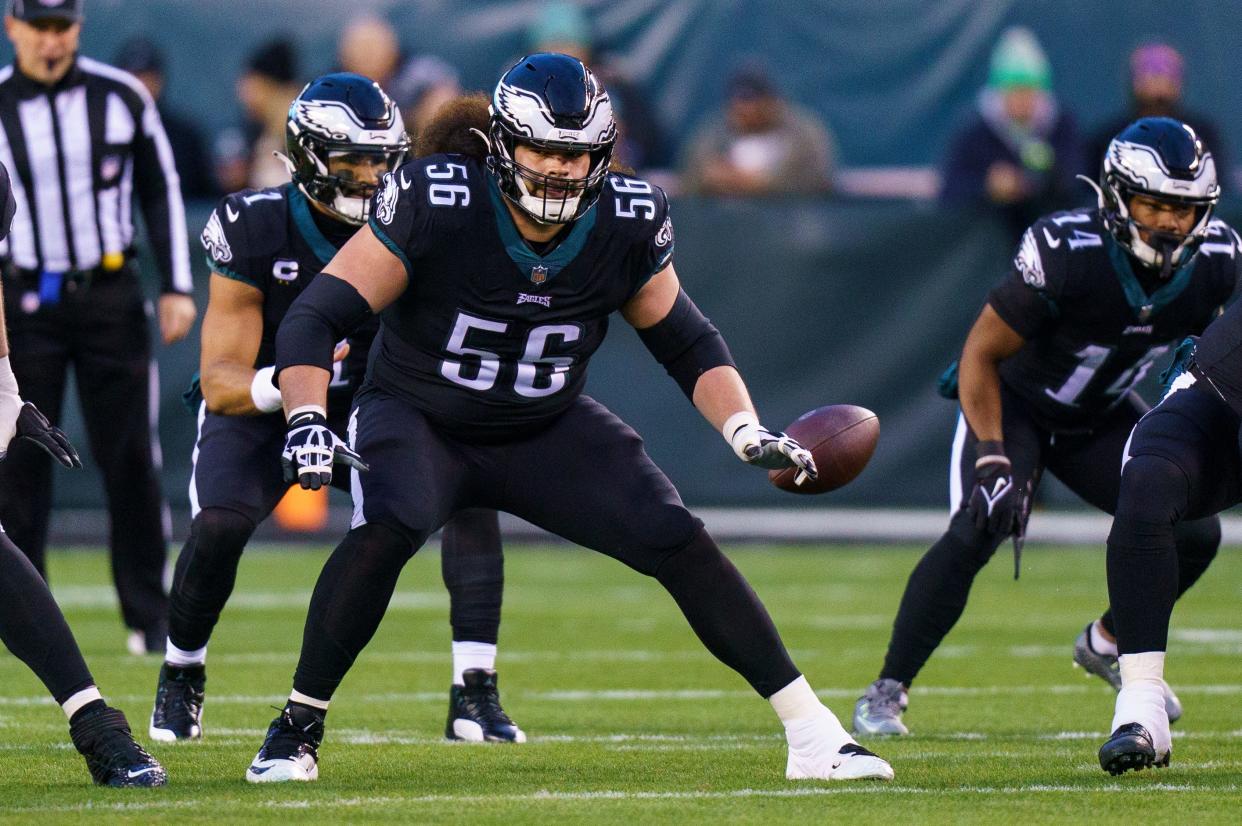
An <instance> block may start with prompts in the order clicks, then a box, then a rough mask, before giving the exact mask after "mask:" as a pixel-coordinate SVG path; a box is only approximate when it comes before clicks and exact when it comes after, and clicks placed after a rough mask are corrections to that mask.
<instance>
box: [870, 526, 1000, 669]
mask: <svg viewBox="0 0 1242 826" xmlns="http://www.w3.org/2000/svg"><path fill="white" fill-rule="evenodd" d="M1000 541H1001V540H1000V539H998V538H997V537H995V536H994V535H992V534H989V533H980V532H977V531H976V530H975V528H974V524H973V523H972V522H971V519H970V514H969V513H968V512H967V511H966V510H965V509H962V510H959V511H958V512H957V513H956V514H954V516H953V518H952V520H950V522H949V530H948V531H946V532H945V534H944V535H943V536H941V537H940V539H939V540H938V541H937V542H936V544H935V545H932V546H931V548H930V549H929V550H928V551H927V553H925V554H923V558H922V559H920V560H919V564H918V565H916V566H915V567H914V570H913V571H911V572H910V579H909V581H908V582H907V583H906V590H905V593H904V594H902V597H901V607H900V608H898V609H897V618H896V619H895V620H894V621H893V635H892V637H891V638H890V639H889V642H888V652H887V653H886V654H885V656H884V667H883V669H882V670H881V671H880V679H893V680H897V681H898V682H900V683H902V684H904V685H906V686H909V685H910V684H911V683H912V682H913V681H914V678H915V677H917V676H918V673H919V672H920V671H921V670H922V669H923V666H924V665H926V664H927V660H928V659H930V657H931V655H932V652H934V651H935V650H936V648H938V647H939V646H940V643H941V642H942V641H943V640H944V638H945V636H946V635H947V634H948V633H949V631H951V630H952V629H953V626H954V625H956V624H957V621H958V619H960V618H961V616H962V612H963V611H965V610H966V600H967V598H968V597H969V596H970V586H971V585H973V584H974V581H975V576H976V575H977V574H978V573H979V571H980V569H982V568H983V566H984V565H986V564H987V562H988V560H989V559H991V558H992V554H994V553H996V548H997V546H998V545H999V544H1000Z"/></svg>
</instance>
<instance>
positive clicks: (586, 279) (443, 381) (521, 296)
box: [368, 155, 673, 441]
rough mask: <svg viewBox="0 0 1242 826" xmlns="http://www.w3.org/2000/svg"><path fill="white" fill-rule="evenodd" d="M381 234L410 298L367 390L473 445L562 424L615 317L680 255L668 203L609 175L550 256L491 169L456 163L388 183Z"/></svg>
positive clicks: (440, 158) (378, 214)
mask: <svg viewBox="0 0 1242 826" xmlns="http://www.w3.org/2000/svg"><path fill="white" fill-rule="evenodd" d="M370 224H371V229H372V231H373V232H374V233H375V235H376V237H377V238H379V240H380V241H381V242H383V243H384V244H385V245H386V246H387V247H388V248H389V249H390V250H391V251H392V253H393V254H394V255H395V256H396V257H397V258H399V259H400V260H401V261H402V263H403V264H404V265H405V268H406V270H407V272H408V274H409V286H408V287H407V289H406V290H405V292H404V293H403V294H402V295H401V297H400V298H398V299H397V300H396V301H395V302H394V303H393V304H392V305H391V306H389V307H388V308H386V309H385V310H384V312H383V313H382V324H381V327H380V333H379V335H378V336H377V338H376V340H375V345H374V348H373V352H372V356H371V369H370V374H369V377H368V384H374V385H375V386H376V387H378V388H381V389H383V390H384V391H386V392H388V393H391V394H393V395H396V396H398V397H401V398H404V399H406V400H408V401H409V402H411V403H412V404H413V405H414V406H416V407H417V408H418V409H420V410H421V411H423V413H424V414H425V415H426V416H427V417H428V418H429V419H430V421H431V422H432V423H433V424H434V425H435V426H436V427H437V428H439V429H441V430H443V431H445V432H447V433H449V434H451V435H453V436H455V437H457V438H460V439H463V440H467V441H490V440H500V439H507V438H513V437H516V436H520V435H522V434H524V433H531V432H534V431H536V430H538V429H539V428H541V427H543V426H545V425H547V424H548V423H550V422H551V421H552V420H553V419H554V418H555V417H556V416H558V415H559V414H560V413H561V412H563V411H564V410H565V408H566V407H568V406H569V404H570V403H571V402H572V401H573V400H574V398H575V397H576V396H577V395H578V394H579V393H581V392H582V387H583V384H584V383H585V381H586V370H587V363H588V362H589V361H590V358H591V355H592V354H593V353H594V352H595V350H596V349H597V348H598V347H599V345H600V343H601V342H602V341H603V340H604V335H605V333H606V332H607V330H608V316H609V315H610V314H611V313H612V312H613V311H615V310H617V309H619V308H620V307H621V306H622V305H623V304H625V303H626V301H628V300H629V299H630V298H631V297H632V296H633V295H634V294H635V293H636V292H637V291H638V290H639V289H640V288H641V287H642V286H643V285H644V284H645V283H647V281H648V279H650V278H651V277H652V276H653V275H655V274H656V273H657V272H659V271H660V270H662V269H664V267H665V266H667V265H668V263H669V261H670V260H671V258H672V253H673V230H672V223H671V221H670V219H669V215H668V202H667V200H666V198H665V196H664V192H663V191H662V190H661V189H660V188H659V187H657V186H653V185H651V184H649V183H647V182H646V181H642V180H639V179H637V178H632V177H628V176H625V175H618V174H610V175H609V176H608V178H607V182H606V184H605V185H604V189H603V192H602V194H601V195H600V197H599V200H598V201H597V202H596V204H595V205H594V206H592V207H591V209H589V210H588V211H587V212H586V213H584V214H583V215H582V216H581V217H579V218H578V219H577V220H576V221H574V222H573V223H572V224H570V225H568V226H567V227H566V228H565V229H564V230H563V232H562V235H561V236H560V237H559V243H557V244H556V245H555V246H554V247H553V248H552V249H550V250H548V251H547V252H546V254H543V255H540V254H538V253H536V252H534V251H533V250H532V248H531V247H530V246H529V245H528V244H527V243H526V242H525V241H524V240H523V239H522V237H521V235H520V234H519V233H518V229H517V227H516V225H515V224H514V223H513V219H512V216H510V214H509V211H508V209H507V207H506V206H505V202H504V199H503V196H502V195H501V194H500V191H499V189H498V188H497V186H496V184H495V182H494V181H493V180H492V177H491V175H490V174H489V173H488V171H487V170H486V168H485V167H484V166H483V165H481V164H480V163H478V162H477V161H475V160H473V159H470V158H467V157H464V156H459V155H432V156H429V157H426V158H420V159H418V160H416V161H413V162H411V163H408V164H406V165H405V166H403V167H401V168H400V169H398V170H396V171H395V172H392V173H390V174H389V175H388V176H387V177H386V178H385V179H384V184H383V186H381V188H380V190H379V191H378V192H377V193H376V195H375V201H374V204H373V207H372V211H371V222H370Z"/></svg>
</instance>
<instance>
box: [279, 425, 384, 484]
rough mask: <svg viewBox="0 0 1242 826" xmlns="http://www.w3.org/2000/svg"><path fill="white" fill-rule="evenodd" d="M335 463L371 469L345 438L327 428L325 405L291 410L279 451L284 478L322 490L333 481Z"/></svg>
mask: <svg viewBox="0 0 1242 826" xmlns="http://www.w3.org/2000/svg"><path fill="white" fill-rule="evenodd" d="M333 462H340V463H342V464H345V465H349V466H350V467H354V468H357V469H358V470H370V468H369V467H368V466H367V463H366V462H364V461H362V457H361V456H359V455H358V454H357V453H355V452H354V451H353V450H352V449H351V448H350V447H349V445H348V444H346V443H345V440H344V439H342V438H341V437H340V436H337V435H336V434H335V433H333V432H332V431H331V430H329V429H328V419H327V417H326V416H325V415H324V411H323V408H320V407H312V406H306V407H300V408H298V409H297V410H293V411H291V414H290V416H289V432H288V433H287V434H286V435H285V449H284V450H283V451H281V454H280V464H281V467H282V468H283V469H284V476H285V481H286V482H294V481H296V482H297V483H298V484H299V485H301V486H302V487H304V488H306V489H307V490H319V489H320V488H321V487H323V486H325V485H329V484H331V483H332V463H333Z"/></svg>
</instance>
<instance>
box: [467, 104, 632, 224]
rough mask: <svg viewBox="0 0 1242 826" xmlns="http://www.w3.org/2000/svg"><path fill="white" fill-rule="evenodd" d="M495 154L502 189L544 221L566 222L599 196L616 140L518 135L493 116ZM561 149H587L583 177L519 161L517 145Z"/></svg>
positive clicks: (492, 161)
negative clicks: (591, 142)
mask: <svg viewBox="0 0 1242 826" xmlns="http://www.w3.org/2000/svg"><path fill="white" fill-rule="evenodd" d="M490 140H491V145H492V154H491V155H490V156H489V157H488V166H489V168H490V169H491V170H492V172H493V174H495V175H496V176H497V178H498V179H499V181H500V184H501V185H500V191H501V192H502V193H503V194H504V196H505V197H506V198H508V199H509V200H510V201H512V202H513V203H514V204H516V205H517V206H518V207H519V208H520V209H521V210H522V211H523V212H525V213H526V214H527V215H529V216H530V217H531V218H533V219H534V220H535V221H538V222H539V223H541V224H565V223H569V222H570V221H573V220H574V219H575V218H577V217H578V216H580V215H582V214H583V213H584V212H586V211H587V210H588V209H590V208H591V206H592V205H593V204H594V203H595V201H596V200H597V199H598V198H599V194H600V191H601V190H602V189H603V187H604V178H605V176H606V175H607V174H608V166H609V164H610V163H611V162H612V152H613V145H614V144H613V143H612V142H611V141H609V142H608V143H606V144H603V145H595V146H591V145H586V144H578V143H557V142H553V141H537V140H531V139H528V138H527V139H523V138H517V137H516V136H514V135H511V134H509V132H508V130H506V129H505V128H504V126H503V124H501V123H500V122H499V121H498V119H496V118H493V119H492V129H491V139H490ZM523 145H524V146H527V147H531V148H534V149H541V150H547V151H562V152H584V151H585V152H587V153H588V155H589V156H590V165H589V166H588V168H587V174H586V175H585V176H584V177H581V178H566V177H562V176H559V175H548V174H545V173H542V172H540V171H538V170H537V169H533V168H531V167H529V166H526V165H524V164H522V163H519V162H518V160H517V148H518V146H523Z"/></svg>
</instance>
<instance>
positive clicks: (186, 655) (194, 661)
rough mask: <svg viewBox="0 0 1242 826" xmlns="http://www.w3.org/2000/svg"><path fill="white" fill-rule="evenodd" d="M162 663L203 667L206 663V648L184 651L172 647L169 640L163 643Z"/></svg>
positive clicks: (171, 642)
mask: <svg viewBox="0 0 1242 826" xmlns="http://www.w3.org/2000/svg"><path fill="white" fill-rule="evenodd" d="M164 662H166V663H168V664H169V665H180V666H186V665H205V664H206V662H207V646H205V645H204V646H203V647H202V648H197V649H195V650H193V651H186V650H185V649H183V648H178V647H177V646H175V645H173V641H172V639H171V638H169V640H168V641H167V642H165V643H164Z"/></svg>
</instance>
